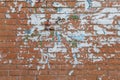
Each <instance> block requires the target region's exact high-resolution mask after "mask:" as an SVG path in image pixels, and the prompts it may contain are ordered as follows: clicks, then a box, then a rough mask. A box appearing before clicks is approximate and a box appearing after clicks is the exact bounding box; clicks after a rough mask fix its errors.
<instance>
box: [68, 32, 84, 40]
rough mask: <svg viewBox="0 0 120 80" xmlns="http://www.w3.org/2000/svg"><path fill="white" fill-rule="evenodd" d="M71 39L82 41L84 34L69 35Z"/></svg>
mask: <svg viewBox="0 0 120 80" xmlns="http://www.w3.org/2000/svg"><path fill="white" fill-rule="evenodd" d="M69 37H70V38H72V39H75V40H78V41H82V40H84V38H85V35H84V34H81V35H80V36H69Z"/></svg>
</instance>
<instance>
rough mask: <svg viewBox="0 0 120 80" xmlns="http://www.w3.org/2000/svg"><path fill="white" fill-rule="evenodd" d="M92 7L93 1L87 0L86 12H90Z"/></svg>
mask: <svg viewBox="0 0 120 80" xmlns="http://www.w3.org/2000/svg"><path fill="white" fill-rule="evenodd" d="M91 6H92V0H85V10H88V9H89V8H91Z"/></svg>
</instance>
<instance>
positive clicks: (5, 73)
mask: <svg viewBox="0 0 120 80" xmlns="http://www.w3.org/2000/svg"><path fill="white" fill-rule="evenodd" d="M0 76H8V71H6V70H0Z"/></svg>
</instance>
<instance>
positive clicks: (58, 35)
mask: <svg viewBox="0 0 120 80" xmlns="http://www.w3.org/2000/svg"><path fill="white" fill-rule="evenodd" d="M56 36H57V40H58V42H60V41H61V36H60V34H59V33H58V32H56Z"/></svg>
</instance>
